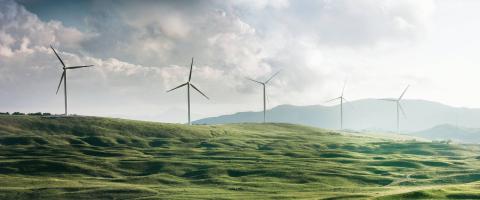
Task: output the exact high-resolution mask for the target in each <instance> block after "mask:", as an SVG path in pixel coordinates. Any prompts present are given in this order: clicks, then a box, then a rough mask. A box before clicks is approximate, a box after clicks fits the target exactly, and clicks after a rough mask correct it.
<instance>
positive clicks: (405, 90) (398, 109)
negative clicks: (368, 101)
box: [380, 85, 410, 133]
mask: <svg viewBox="0 0 480 200" xmlns="http://www.w3.org/2000/svg"><path fill="white" fill-rule="evenodd" d="M408 87H410V85H407V87H406V88H405V89H404V90H403V92H402V94H401V95H400V97H398V99H392V98H389V99H380V100H383V101H390V102H395V103H396V104H397V133H399V131H400V111H401V112H402V115H403V117H407V115H406V114H405V111H404V110H403V107H402V104H401V103H400V101H401V100H402V97H403V95H405V92H407V90H408Z"/></svg>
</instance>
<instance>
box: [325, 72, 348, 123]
mask: <svg viewBox="0 0 480 200" xmlns="http://www.w3.org/2000/svg"><path fill="white" fill-rule="evenodd" d="M346 85H347V81H345V83H344V84H343V89H342V94H341V95H340V96H339V97H336V98H333V99H330V100H328V101H326V102H325V103H328V102H331V101H335V100H337V99H340V129H343V101H345V102H347V99H345V97H343V92H344V91H345V86H346Z"/></svg>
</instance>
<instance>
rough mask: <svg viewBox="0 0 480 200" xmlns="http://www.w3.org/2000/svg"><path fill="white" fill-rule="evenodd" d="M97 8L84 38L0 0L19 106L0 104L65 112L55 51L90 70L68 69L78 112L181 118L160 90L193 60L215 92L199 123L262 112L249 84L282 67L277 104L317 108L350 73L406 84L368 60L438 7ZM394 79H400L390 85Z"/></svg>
mask: <svg viewBox="0 0 480 200" xmlns="http://www.w3.org/2000/svg"><path fill="white" fill-rule="evenodd" d="M96 3H98V5H95V6H93V7H94V10H93V11H92V13H93V14H92V15H91V16H88V17H87V19H86V26H87V27H88V29H87V30H88V31H87V32H82V31H79V30H78V29H76V28H75V27H66V26H64V25H63V24H62V23H61V22H59V21H48V22H45V21H42V20H40V19H39V18H38V17H37V16H36V15H35V14H33V13H30V12H28V11H27V10H25V9H24V8H23V7H22V6H19V5H18V4H16V3H15V2H13V1H4V2H1V4H0V58H1V59H0V65H1V67H0V89H2V90H4V91H8V94H9V95H10V96H12V98H15V99H21V100H19V101H18V102H14V103H12V102H11V101H9V100H7V99H4V100H0V103H1V105H2V106H3V107H0V109H18V108H23V109H30V110H32V109H33V110H39V109H46V110H54V111H55V112H61V106H58V104H59V103H61V101H62V99H61V98H59V97H58V96H54V95H53V92H52V91H54V90H55V87H56V84H57V83H58V78H59V74H60V69H59V63H58V61H57V60H56V58H55V57H54V56H53V54H52V52H51V51H50V50H49V49H48V45H50V44H54V45H55V46H56V47H59V50H60V51H61V52H62V53H61V55H62V57H63V58H64V59H65V60H66V62H67V63H68V64H69V65H76V64H94V65H95V68H93V69H85V70H83V69H82V70H75V71H72V72H71V73H69V81H71V83H72V84H70V85H69V87H72V89H71V91H72V93H71V95H72V104H74V105H75V106H74V107H72V109H73V111H76V112H83V113H85V114H108V113H113V114H118V115H122V116H124V115H130V116H139V115H142V114H144V113H145V112H147V114H148V116H158V115H159V113H163V114H162V117H159V119H162V120H168V121H175V120H179V118H178V116H177V115H175V116H177V117H176V118H175V119H173V118H168V117H167V116H168V115H172V113H171V112H178V110H179V109H184V103H183V102H182V101H180V102H179V99H181V98H184V92H183V91H176V92H175V93H172V94H168V95H167V94H165V90H166V89H170V88H171V87H174V86H176V85H178V84H181V83H183V82H184V81H185V80H186V75H187V74H188V67H187V66H188V65H189V64H190V63H189V59H190V58H191V57H192V56H194V57H195V60H196V62H195V68H194V70H195V72H194V76H193V80H194V82H195V84H196V85H197V86H199V87H200V88H201V89H202V90H203V91H204V92H206V93H207V95H209V96H210V97H212V100H211V101H210V102H211V104H210V105H203V104H205V103H206V102H205V101H204V100H201V99H197V101H196V102H198V103H199V104H202V105H203V106H202V107H198V108H196V109H195V110H197V111H196V112H197V113H199V114H198V115H197V117H205V116H208V115H214V114H220V113H228V112H233V111H242V110H245V109H249V110H252V109H257V106H256V104H255V102H257V101H256V100H257V96H258V95H257V92H258V91H257V89H258V88H255V87H253V86H252V85H251V84H250V83H249V82H248V81H245V79H244V77H245V76H249V77H252V78H256V79H265V78H266V77H268V76H269V75H271V74H272V73H274V72H275V71H277V70H280V69H282V70H283V72H282V73H281V75H279V76H278V77H277V78H276V79H274V80H273V81H272V82H271V83H272V84H271V85H270V86H269V95H270V96H271V98H270V99H271V103H272V104H280V103H293V104H315V103H320V102H321V100H323V99H325V98H326V97H327V96H329V95H331V94H333V93H335V92H336V87H337V82H339V83H341V82H343V79H344V77H346V76H353V75H355V76H358V77H365V78H374V79H386V78H385V77H388V78H390V77H401V76H400V75H401V73H397V74H393V75H391V76H387V75H385V74H388V73H389V70H388V69H382V68H381V67H379V65H381V64H383V63H380V64H379V63H375V61H374V60H373V59H374V57H375V55H380V56H382V55H384V54H385V53H384V52H388V51H390V50H392V49H393V50H395V48H397V47H398V44H396V43H398V41H401V43H403V42H404V41H407V43H408V42H411V43H413V42H415V41H416V40H418V39H419V38H421V37H422V34H424V32H425V31H426V30H427V29H428V25H429V23H430V21H429V20H430V18H431V14H432V12H433V7H434V6H433V3H432V2H431V1H422V2H421V3H418V1H376V0H365V1H349V0H341V1H287V0H279V1H270V0H265V1H263V0H262V1H250V0H246V1H235V2H225V1H209V2H203V1H198V2H194V3H191V4H187V3H183V2H176V1H168V2H156V1H155V2H143V3H138V2H130V1H121V2H119V3H116V4H114V5H105V2H96ZM106 6H108V9H106ZM404 45H405V44H400V46H402V47H403V46H404ZM406 45H410V44H406ZM372 55H373V56H372ZM366 56H371V58H365V57H366ZM372 70H379V71H382V74H378V75H372V74H369V72H371V71H372ZM70 74H71V75H70ZM397 75H398V76H397ZM394 81H399V82H400V81H402V79H401V78H396V79H391V80H388V81H387V82H389V83H392V82H394ZM332 82H333V83H332ZM351 82H352V83H353V84H356V85H364V84H366V83H368V84H371V83H370V81H365V80H361V79H360V78H358V79H354V80H352V81H351ZM373 84H375V83H373ZM50 92H51V93H50ZM28 94H33V95H36V96H41V98H40V99H43V100H40V101H32V100H31V99H28V96H29V95H28ZM195 98H196V97H195ZM92 99H94V100H92ZM27 105H31V106H27ZM231 105H237V106H231ZM33 110H32V111H33ZM194 112H195V111H194ZM147 114H145V115H147Z"/></svg>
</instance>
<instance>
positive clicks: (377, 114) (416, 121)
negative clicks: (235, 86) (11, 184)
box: [194, 99, 480, 132]
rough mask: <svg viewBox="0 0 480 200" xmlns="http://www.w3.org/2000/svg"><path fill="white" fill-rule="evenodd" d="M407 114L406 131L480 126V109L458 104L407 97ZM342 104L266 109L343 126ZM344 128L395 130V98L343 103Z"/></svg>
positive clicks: (270, 115)
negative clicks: (455, 125) (443, 125)
mask: <svg viewBox="0 0 480 200" xmlns="http://www.w3.org/2000/svg"><path fill="white" fill-rule="evenodd" d="M402 104H403V107H404V109H405V112H406V114H407V117H406V118H405V117H403V116H402V117H401V120H400V124H401V125H400V126H401V131H403V132H416V131H421V130H425V129H428V128H431V127H434V126H436V125H441V124H458V125H459V126H463V127H472V128H480V109H469V108H457V107H451V106H448V105H444V104H440V103H436V102H431V101H424V100H404V101H403V102H402ZM339 110H340V108H339V105H334V106H321V105H313V106H292V105H280V106H277V107H274V108H272V109H270V110H268V111H267V119H268V121H270V122H285V123H295V124H303V125H309V126H315V127H321V128H332V129H337V128H339V127H340V120H339V119H340V113H339V112H340V111H339ZM262 116H263V115H262V112H241V113H236V114H232V115H224V116H218V117H211V118H205V119H201V120H197V121H195V122H194V123H197V124H223V123H238V122H260V121H261V120H262V119H263V118H262ZM344 128H346V129H353V130H366V129H367V130H381V131H396V106H395V104H394V103H392V102H385V101H379V100H376V99H364V100H358V101H353V102H350V103H345V104H344Z"/></svg>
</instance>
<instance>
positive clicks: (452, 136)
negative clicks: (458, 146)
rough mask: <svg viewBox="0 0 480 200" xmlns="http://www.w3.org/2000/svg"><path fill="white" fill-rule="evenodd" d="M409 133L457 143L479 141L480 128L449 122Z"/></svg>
mask: <svg viewBox="0 0 480 200" xmlns="http://www.w3.org/2000/svg"><path fill="white" fill-rule="evenodd" d="M409 135H413V136H417V137H422V138H426V139H430V140H452V141H454V142H457V143H472V144H473V143H480V129H475V128H462V127H458V126H454V125H450V124H442V125H438V126H435V127H433V128H430V129H427V130H423V131H419V132H416V133H410V134H409Z"/></svg>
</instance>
